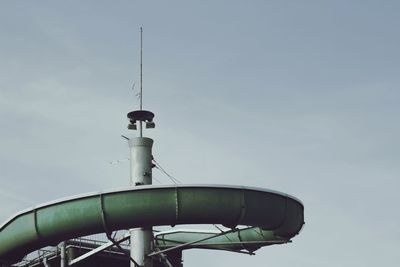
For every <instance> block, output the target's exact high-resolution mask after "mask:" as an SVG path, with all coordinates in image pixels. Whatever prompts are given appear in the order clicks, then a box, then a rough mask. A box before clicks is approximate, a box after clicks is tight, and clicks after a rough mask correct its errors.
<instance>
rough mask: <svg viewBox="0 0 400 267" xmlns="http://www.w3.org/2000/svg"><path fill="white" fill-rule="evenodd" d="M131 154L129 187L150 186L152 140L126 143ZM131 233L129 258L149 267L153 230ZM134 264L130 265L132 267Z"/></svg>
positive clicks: (142, 138)
mask: <svg viewBox="0 0 400 267" xmlns="http://www.w3.org/2000/svg"><path fill="white" fill-rule="evenodd" d="M128 143H129V148H130V154H131V161H130V163H131V186H141V185H150V184H152V172H151V169H152V154H151V148H152V146H153V140H152V139H150V138H147V137H136V138H132V139H130V140H129V141H128ZM130 233H131V257H132V259H133V260H134V261H135V262H137V263H138V264H139V265H140V266H145V267H151V266H152V259H151V258H148V257H146V255H148V254H150V253H151V251H152V240H153V229H152V227H147V228H135V229H131V230H130ZM134 266H135V264H134V263H132V267H134Z"/></svg>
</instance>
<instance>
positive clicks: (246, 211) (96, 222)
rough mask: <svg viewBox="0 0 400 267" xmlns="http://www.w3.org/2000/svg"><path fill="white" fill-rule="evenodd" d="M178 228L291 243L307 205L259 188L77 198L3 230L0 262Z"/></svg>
mask: <svg viewBox="0 0 400 267" xmlns="http://www.w3.org/2000/svg"><path fill="white" fill-rule="evenodd" d="M177 224H222V225H224V226H227V227H235V226H237V225H248V226H255V227H260V228H261V229H264V230H271V231H273V233H274V235H276V236H277V237H280V238H286V239H290V238H291V237H293V236H295V235H296V234H297V233H298V232H299V231H300V230H301V228H302V226H303V224H304V207H303V204H302V203H301V202H300V201H299V200H297V199H296V198H294V197H291V196H289V195H286V194H283V193H279V192H275V191H268V190H264V189H260V188H249V187H235V186H229V187H228V186H215V185H179V186H177V185H174V186H140V187H135V188H129V189H123V190H116V191H111V192H105V193H97V194H90V195H85V196H77V197H73V198H69V199H64V200H59V201H56V202H52V203H49V204H44V205H40V206H37V207H35V208H33V209H30V210H27V211H24V212H21V213H19V214H17V215H15V216H14V217H12V218H11V219H9V220H8V221H7V222H5V223H4V224H3V225H2V226H0V262H8V263H14V262H17V261H19V260H20V259H21V258H22V257H23V256H25V255H26V254H28V253H30V252H32V251H34V250H36V249H39V248H41V247H44V246H48V245H57V244H58V243H59V242H61V241H64V240H68V239H71V238H75V237H79V236H85V235H90V234H95V233H100V232H106V231H107V232H110V231H114V230H119V229H129V228H135V227H145V226H157V225H171V226H174V225H177Z"/></svg>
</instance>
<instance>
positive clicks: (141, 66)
mask: <svg viewBox="0 0 400 267" xmlns="http://www.w3.org/2000/svg"><path fill="white" fill-rule="evenodd" d="M140 110H143V28H142V27H140ZM139 136H140V137H143V125H142V121H140V124H139Z"/></svg>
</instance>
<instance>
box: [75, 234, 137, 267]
mask: <svg viewBox="0 0 400 267" xmlns="http://www.w3.org/2000/svg"><path fill="white" fill-rule="evenodd" d="M129 238H130V233H126V234H125V235H123V236H121V237H119V238H117V239H116V240H114V241H115V243H118V244H119V243H121V242H124V241H125V240H128V239H129ZM112 246H114V242H112V241H109V242H107V243H105V244H104V245H101V246H99V247H97V248H95V249H93V250H91V251H89V252H88V253H85V254H83V255H81V256H79V257H77V258H75V259H73V260H71V261H70V262H69V265H73V264H75V263H78V262H80V261H83V260H84V259H87V258H89V257H90V256H93V255H95V254H97V253H99V252H101V251H103V250H106V249H108V248H110V247H112Z"/></svg>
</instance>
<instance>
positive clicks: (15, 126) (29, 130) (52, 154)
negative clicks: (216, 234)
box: [0, 0, 400, 267]
mask: <svg viewBox="0 0 400 267" xmlns="http://www.w3.org/2000/svg"><path fill="white" fill-rule="evenodd" d="M143 2H145V1H1V3H0V25H1V26H0V125H1V128H0V129H1V131H0V203H1V205H0V221H4V220H6V219H7V218H8V217H9V216H11V215H12V214H13V213H15V212H17V211H19V210H21V209H24V208H27V207H30V206H32V205H35V204H38V203H41V202H45V201H49V200H53V199H57V198H60V197H64V196H70V195H75V194H80V193H85V192H91V191H99V190H104V189H110V188H115V187H121V186H125V185H128V183H129V166H128V164H127V163H126V162H124V161H123V162H122V163H119V164H109V162H110V161H117V160H123V159H125V158H127V156H128V147H127V144H126V142H125V141H124V140H123V139H122V138H121V137H120V135H121V134H125V135H130V136H133V133H132V132H128V130H127V129H126V126H127V120H126V113H127V112H129V111H131V110H134V109H137V108H138V104H139V103H138V100H137V99H136V97H135V94H136V93H137V89H138V85H139V36H140V34H139V27H140V26H143V28H144V76H143V78H144V83H143V88H144V98H143V102H144V107H145V108H146V109H149V110H152V111H153V112H155V114H156V118H155V122H156V128H155V129H153V130H149V131H146V133H145V134H146V135H147V136H150V137H151V138H153V139H154V140H155V144H154V149H153V154H154V157H155V158H156V160H157V161H158V162H159V163H160V164H161V165H162V166H163V167H164V168H165V169H166V170H167V171H168V172H170V173H171V174H172V175H174V176H175V177H176V178H178V179H180V180H181V181H182V182H183V183H207V184H209V183H215V184H235V185H246V186H257V187H262V188H269V189H274V190H279V191H282V192H285V193H289V194H291V195H294V196H296V197H298V198H299V199H301V200H302V201H303V203H304V205H305V221H306V226H305V229H304V230H303V232H302V233H301V234H300V235H299V236H297V237H295V238H294V239H293V243H291V244H287V245H280V246H273V247H268V248H263V249H261V250H259V251H258V252H257V255H256V256H246V255H242V254H233V253H228V252H213V251H199V250H193V251H190V252H185V255H184V260H185V266H195V267H198V266H279V267H289V266H308V267H309V266H318V267H320V266H326V267H330V266H332V267H337V266H349V267H350V266H351V267H369V266H371V267H372V266H374V267H375V266H396V265H397V264H398V262H399V260H400V254H399V250H400V245H399V241H400V230H399V229H400V228H399V225H400V212H399V206H398V204H399V199H398V196H399V193H398V190H399V188H400V181H399V178H400V177H399V174H400V166H399V162H400V141H399V136H400V126H399V115H400V105H399V103H400V75H399V74H400V52H399V47H400V16H399V12H400V3H399V2H398V1H367V0H363V1H348V0H347V1H247V2H245V1H198V2H197V3H193V2H194V1H179V2H176V1H146V3H143ZM134 82H135V83H136V87H135V91H132V90H131V89H130V88H131V86H132V84H133V83H134ZM154 177H155V178H156V179H158V180H159V181H160V182H161V183H163V184H168V183H170V181H169V180H168V179H167V178H165V176H163V175H162V174H161V173H159V172H157V170H155V171H154ZM154 183H155V184H158V183H159V182H157V181H154Z"/></svg>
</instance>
